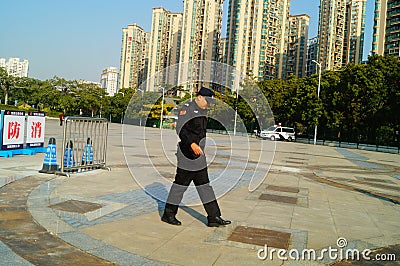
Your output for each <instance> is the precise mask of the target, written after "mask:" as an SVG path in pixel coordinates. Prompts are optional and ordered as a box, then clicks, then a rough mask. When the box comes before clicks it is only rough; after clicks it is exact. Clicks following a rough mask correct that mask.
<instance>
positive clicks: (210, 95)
mask: <svg viewBox="0 0 400 266" xmlns="http://www.w3.org/2000/svg"><path fill="white" fill-rule="evenodd" d="M197 95H201V96H204V97H205V98H206V101H207V102H208V103H209V104H213V103H215V99H214V92H213V91H212V90H210V89H208V88H206V87H201V89H200V90H199V91H198V92H197Z"/></svg>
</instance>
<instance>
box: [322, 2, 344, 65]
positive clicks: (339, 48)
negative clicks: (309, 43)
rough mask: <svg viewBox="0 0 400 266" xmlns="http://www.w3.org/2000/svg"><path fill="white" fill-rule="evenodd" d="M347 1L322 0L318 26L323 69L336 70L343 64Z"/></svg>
mask: <svg viewBox="0 0 400 266" xmlns="http://www.w3.org/2000/svg"><path fill="white" fill-rule="evenodd" d="M345 29H346V0H321V1H320V7H319V24H318V41H319V43H318V61H319V63H320V64H321V67H322V69H328V70H336V69H339V68H341V67H342V64H343V46H344V31H345Z"/></svg>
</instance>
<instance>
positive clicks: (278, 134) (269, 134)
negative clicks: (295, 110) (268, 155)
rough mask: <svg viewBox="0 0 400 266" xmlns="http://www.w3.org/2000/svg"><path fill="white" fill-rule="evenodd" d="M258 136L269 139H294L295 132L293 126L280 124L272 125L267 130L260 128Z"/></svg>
mask: <svg viewBox="0 0 400 266" xmlns="http://www.w3.org/2000/svg"><path fill="white" fill-rule="evenodd" d="M260 137H261V138H262V139H270V140H272V141H274V140H287V141H294V140H295V138H296V137H295V132H294V128H291V127H282V126H272V127H269V128H268V129H267V130H262V131H261V133H260Z"/></svg>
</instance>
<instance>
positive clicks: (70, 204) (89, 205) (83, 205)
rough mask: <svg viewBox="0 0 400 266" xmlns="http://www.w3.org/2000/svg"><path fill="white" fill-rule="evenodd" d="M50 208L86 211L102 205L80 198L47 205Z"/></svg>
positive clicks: (76, 211)
mask: <svg viewBox="0 0 400 266" xmlns="http://www.w3.org/2000/svg"><path fill="white" fill-rule="evenodd" d="M49 207H50V208H52V209H55V210H59V211H66V212H75V213H87V212H91V211H95V210H97V209H100V208H102V207H103V205H101V204H98V203H93V202H87V201H80V200H67V201H63V202H60V203H57V204H54V205H50V206H49Z"/></svg>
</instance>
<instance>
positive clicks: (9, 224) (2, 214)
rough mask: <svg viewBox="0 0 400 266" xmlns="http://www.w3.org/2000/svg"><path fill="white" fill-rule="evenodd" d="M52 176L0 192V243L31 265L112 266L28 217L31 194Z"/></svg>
mask: <svg viewBox="0 0 400 266" xmlns="http://www.w3.org/2000/svg"><path fill="white" fill-rule="evenodd" d="M50 178H53V176H51V177H49V176H44V177H42V176H40V177H35V176H28V177H26V178H23V179H20V180H17V181H15V182H13V183H10V184H8V185H6V186H3V187H1V188H0V240H1V241H2V242H3V243H4V244H5V245H7V246H8V247H9V248H10V249H11V250H12V251H13V252H15V253H16V254H17V255H19V256H21V257H22V258H24V259H25V260H27V261H29V262H30V263H32V264H34V265H60V264H63V263H65V262H68V264H69V265H74V264H75V265H113V263H111V262H108V261H105V260H103V259H100V258H97V257H95V256H93V255H90V254H87V253H85V252H83V251H81V250H79V249H77V248H75V247H73V246H71V245H69V244H67V243H65V242H64V241H62V240H61V239H59V238H57V237H55V236H53V235H51V234H50V233H48V232H47V231H46V229H45V228H43V227H42V226H40V225H39V224H37V223H36V222H35V221H34V220H33V218H32V216H31V215H30V213H29V211H28V207H27V199H28V196H29V194H30V192H31V191H32V190H33V189H34V188H35V187H37V186H38V185H40V184H41V183H43V182H46V181H48V180H49V179H50Z"/></svg>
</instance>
